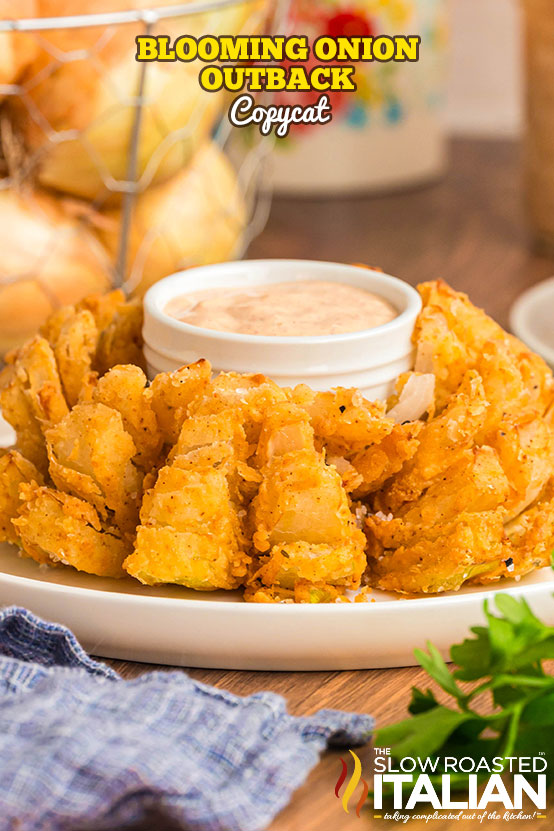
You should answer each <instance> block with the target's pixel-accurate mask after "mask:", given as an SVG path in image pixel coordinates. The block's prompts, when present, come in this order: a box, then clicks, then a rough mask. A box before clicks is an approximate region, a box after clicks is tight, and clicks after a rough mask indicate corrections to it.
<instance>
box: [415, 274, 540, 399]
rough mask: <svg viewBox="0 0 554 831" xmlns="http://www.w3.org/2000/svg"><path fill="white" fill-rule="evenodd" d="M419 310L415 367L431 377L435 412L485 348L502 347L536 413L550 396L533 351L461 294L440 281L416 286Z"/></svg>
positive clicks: (538, 359)
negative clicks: (509, 358)
mask: <svg viewBox="0 0 554 831" xmlns="http://www.w3.org/2000/svg"><path fill="white" fill-rule="evenodd" d="M418 289H419V293H420V294H421V298H422V300H423V309H422V312H421V314H420V315H419V318H418V320H417V323H416V326H415V330H414V343H415V344H416V349H417V356H416V365H415V369H416V371H418V372H424V373H426V372H432V373H433V374H434V375H435V378H436V392H435V396H436V397H435V400H436V406H437V409H438V410H439V411H440V410H441V409H442V408H443V407H444V406H445V405H446V403H447V401H448V399H449V397H450V396H451V395H452V393H454V392H456V390H457V389H458V387H459V386H460V384H461V383H462V379H463V377H464V375H465V374H466V372H467V370H469V369H475V368H476V367H477V364H478V362H479V359H480V356H481V355H482V353H483V350H484V348H485V346H487V348H490V346H491V344H492V345H496V346H497V347H498V348H499V349H502V350H504V351H507V352H508V353H509V354H510V356H511V359H512V361H513V363H514V364H515V365H516V366H517V368H518V370H519V373H520V374H521V377H522V378H523V381H524V384H525V386H526V387H527V392H528V394H529V396H530V397H531V399H533V400H534V403H535V408H536V411H537V412H539V413H540V414H541V415H542V414H543V413H544V412H545V410H546V408H547V406H548V404H549V403H550V402H551V400H552V394H553V381H552V373H551V372H550V370H549V368H548V367H547V365H546V364H545V362H544V361H543V360H542V358H539V356H538V355H535V354H533V353H532V352H530V350H529V349H528V348H527V347H526V346H525V345H524V344H523V343H521V341H518V340H517V338H514V337H513V336H511V335H508V334H507V333H506V332H505V331H504V330H503V329H502V328H501V327H500V326H499V325H498V323H496V322H495V321H494V320H492V319H491V318H490V317H488V315H486V314H485V312H484V311H482V310H481V309H478V308H477V307H475V306H474V305H473V304H472V303H471V302H470V301H469V299H468V297H467V295H465V294H462V293H461V292H456V291H454V290H453V289H451V288H450V286H448V285H446V283H444V282H442V281H440V280H439V281H436V282H432V283H423V284H422V285H420V286H419V287H418Z"/></svg>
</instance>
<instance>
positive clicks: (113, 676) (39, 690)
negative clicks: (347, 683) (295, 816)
mask: <svg viewBox="0 0 554 831" xmlns="http://www.w3.org/2000/svg"><path fill="white" fill-rule="evenodd" d="M372 726H373V722H372V719H371V718H370V716H366V715H355V714H350V713H342V712H338V711H335V710H320V711H319V712H318V713H316V714H315V715H313V716H309V717H307V718H294V717H293V716H290V715H288V713H287V711H286V706H285V701H284V699H283V698H281V696H278V695H275V694H273V693H269V692H262V693H256V694H255V695H251V696H249V697H248V698H239V697H238V696H236V695H231V693H228V692H225V691H223V690H218V689H215V688H214V687H209V686H206V685H205V684H200V683H197V682H196V681H193V680H191V679H190V678H189V677H188V676H187V675H185V674H184V673H182V672H151V673H146V674H144V675H142V676H141V677H140V678H137V679H135V680H132V681H124V680H122V679H121V678H120V676H119V675H118V674H117V673H116V672H114V671H113V670H112V669H110V668H109V667H107V666H105V665H104V664H102V663H99V662H97V661H94V660H93V659H92V658H90V657H89V656H88V655H87V654H86V653H85V652H84V651H83V649H82V648H81V646H80V645H79V643H78V642H77V640H76V638H75V636H74V635H73V634H72V633H71V632H70V631H69V630H68V629H66V628H65V627H63V626H60V625H58V624H54V623H46V622H45V621H42V620H40V619H39V618H37V617H35V616H34V615H33V614H31V613H30V612H28V611H26V610H25V609H19V608H16V607H11V608H8V609H5V610H4V611H2V612H0V829H1V831H4V829H6V831H8V829H9V831H16V830H17V831H35V829H36V831H39V829H40V831H58V829H59V831H61V829H64V831H67V829H71V830H72V831H75V829H94V831H100V830H101V829H108V828H110V829H113V828H117V827H119V828H121V827H126V826H129V825H130V824H133V823H135V822H137V821H138V820H141V819H143V818H144V817H145V816H146V815H147V812H149V811H151V810H152V809H153V808H155V809H160V810H163V812H164V816H165V817H167V819H168V821H169V820H171V821H172V822H173V823H176V824H177V825H178V827H179V826H183V827H185V828H187V829H195V831H197V830H198V829H202V831H235V830H236V831H239V830H240V831H256V830H257V829H263V828H266V827H267V825H268V824H269V823H270V822H271V820H272V819H273V817H274V816H275V815H276V814H277V813H278V811H280V810H281V809H282V808H283V807H284V806H285V805H286V804H287V802H288V801H289V800H290V798H291V795H292V793H293V791H294V790H295V789H296V788H298V786H299V785H301V784H302V782H303V781H304V780H305V779H306V776H307V775H308V773H309V771H310V770H311V769H312V768H313V767H314V765H316V764H317V762H318V758H319V754H320V753H321V752H322V751H323V750H324V749H325V747H326V746H327V745H342V746H353V745H358V744H363V743H364V742H366V741H367V739H368V738H369V734H370V731H371V729H372ZM168 824H169V823H168ZM155 827H156V828H162V827H166V828H167V827H168V825H164V826H161V825H159V824H156V826H155Z"/></svg>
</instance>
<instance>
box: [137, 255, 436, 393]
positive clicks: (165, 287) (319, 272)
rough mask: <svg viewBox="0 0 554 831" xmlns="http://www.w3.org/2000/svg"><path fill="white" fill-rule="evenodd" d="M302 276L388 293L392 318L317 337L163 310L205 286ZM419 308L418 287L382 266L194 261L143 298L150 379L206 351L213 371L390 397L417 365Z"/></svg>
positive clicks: (192, 359)
mask: <svg viewBox="0 0 554 831" xmlns="http://www.w3.org/2000/svg"><path fill="white" fill-rule="evenodd" d="M297 280H324V281H331V282H337V283H349V284H350V285H353V286H358V287H359V288H363V289H366V290H367V291H371V292H374V293H375V294H378V295H380V296H381V297H384V298H385V299H386V300H388V301H389V302H390V303H392V305H393V306H394V307H395V308H396V309H398V316H397V317H396V318H395V319H394V320H392V321H391V322H390V323H386V324H384V325H382V326H377V327H375V328H373V329H364V330H362V331H359V332H348V333H347V334H341V335H326V334H325V333H322V335H321V336H317V337H269V336H263V335H241V334H235V333H231V332H217V331H214V330H212V329H203V328H201V327H198V326H191V325H190V324H188V323H183V322H182V321H179V320H176V319H175V318H172V317H170V316H169V315H168V314H166V313H165V308H166V307H167V304H168V303H169V301H170V300H173V298H175V297H177V296H179V295H182V294H186V293H188V292H192V291H198V290H200V289H210V288H221V289H224V288H236V287H242V286H244V287H252V286H257V285H264V284H267V283H280V282H287V281H288V282H292V281H297ZM420 309H421V300H420V298H419V295H418V293H417V292H416V291H415V289H413V288H412V287H411V286H409V285H408V284H407V283H404V282H403V281H402V280H398V279H397V278H396V277H390V276H389V275H388V274H382V273H381V272H380V271H373V270H371V269H366V268H360V267H357V266H351V265H340V264H338V263H326V262H319V261H312V260H245V261H241V262H231V263H222V264H220V265H213V266H204V267H202V268H191V269H189V270H187V271H182V272H180V273H178V274H174V275H172V276H171V277H166V278H165V279H163V280H160V282H159V283H156V284H155V285H154V286H152V288H151V289H149V291H148V292H147V294H146V296H145V298H144V312H145V316H144V329H143V334H144V354H145V358H146V362H147V365H148V373H149V376H150V378H153V377H154V375H156V373H158V372H167V371H170V370H174V369H177V368H178V367H179V366H182V365H183V364H186V363H192V362H193V361H196V360H198V359H199V358H207V359H208V360H209V361H210V363H211V364H212V367H213V369H214V371H215V372H220V371H231V370H232V371H235V372H260V373H262V374H264V375H267V376H269V377H270V378H273V380H274V381H276V382H277V383H278V384H280V385H281V386H295V385H296V384H301V383H304V384H308V385H309V386H310V387H312V389H316V390H326V389H331V388H332V387H338V386H341V387H358V388H359V389H360V390H361V391H362V392H363V394H364V395H365V396H367V397H369V398H372V399H379V398H385V397H386V396H387V395H389V394H390V393H391V392H392V390H393V387H394V380H395V379H396V377H397V376H398V375H399V374H400V373H401V372H405V371H406V370H408V369H411V368H412V366H413V345H412V341H411V337H412V332H413V328H414V323H415V320H416V317H417V315H418V314H419V311H420Z"/></svg>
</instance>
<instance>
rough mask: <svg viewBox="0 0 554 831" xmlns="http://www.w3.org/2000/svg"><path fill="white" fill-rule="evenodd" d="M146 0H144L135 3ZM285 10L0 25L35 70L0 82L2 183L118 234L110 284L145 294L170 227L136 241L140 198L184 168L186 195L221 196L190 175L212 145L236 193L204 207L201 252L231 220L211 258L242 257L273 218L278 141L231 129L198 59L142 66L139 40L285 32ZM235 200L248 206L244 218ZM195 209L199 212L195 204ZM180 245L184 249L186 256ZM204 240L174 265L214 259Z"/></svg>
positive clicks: (267, 5)
mask: <svg viewBox="0 0 554 831" xmlns="http://www.w3.org/2000/svg"><path fill="white" fill-rule="evenodd" d="M139 4H140V0H138V2H135V3H134V4H133V5H139ZM286 7H287V0H202V2H190V3H179V4H173V5H164V6H160V7H159V8H154V7H152V6H150V7H149V8H142V9H130V10H125V11H116V12H111V13H101V14H86V15H73V16H66V17H50V18H43V19H42V18H41V19H37V18H34V19H31V18H29V19H19V20H3V21H0V33H2V32H11V33H17V37H18V38H25V39H27V43H28V45H29V46H30V47H31V49H32V50H33V51H34V54H35V58H34V61H33V63H32V66H33V67H34V69H33V71H31V72H29V71H27V72H26V73H24V74H23V76H22V79H21V80H19V82H18V83H15V84H4V85H2V84H0V96H2V98H3V102H4V103H3V106H2V110H3V113H4V114H3V116H2V120H1V125H0V130H1V136H2V147H3V157H4V158H3V164H4V171H3V172H4V176H3V178H2V179H1V180H0V188H13V187H20V186H21V183H22V182H33V183H37V184H38V185H39V186H41V187H45V188H47V189H49V192H56V193H59V194H60V195H62V196H63V197H67V196H69V197H72V198H75V199H76V200H77V203H76V204H77V205H80V206H81V208H80V210H81V211H82V215H83V216H84V215H87V216H88V221H90V222H91V223H92V225H93V226H94V227H95V228H96V227H97V228H98V229H99V234H100V238H101V239H102V240H103V241H105V240H106V239H110V240H112V241H113V239H114V236H116V237H117V243H116V244H114V245H113V246H112V247H111V248H110V246H108V248H109V250H110V252H111V255H112V267H113V282H114V284H115V285H120V286H122V287H123V288H124V289H125V290H126V291H127V292H128V293H133V292H135V291H137V290H138V291H139V293H142V291H143V290H144V288H145V287H147V285H148V283H151V282H154V278H155V279H158V278H159V277H160V276H164V275H163V274H161V273H160V274H155V275H149V276H148V277H147V279H146V280H145V273H144V269H145V263H146V264H147V262H148V256H149V254H148V245H150V246H152V245H153V244H156V245H158V244H160V240H162V242H163V243H164V245H165V243H166V240H165V238H164V233H165V230H164V227H163V223H160V224H159V226H158V227H156V228H149V229H147V231H145V232H144V233H139V236H140V239H138V240H137V239H135V238H134V237H133V233H134V235H135V237H136V236H137V234H136V229H135V231H134V232H133V220H134V216H135V212H136V211H137V210H140V204H141V203H140V202H138V201H137V200H141V199H142V198H143V197H144V195H145V194H147V193H148V194H150V195H151V194H152V193H153V188H156V187H157V186H158V185H160V186H163V184H164V183H167V182H172V181H176V179H174V178H172V177H176V176H178V175H182V176H183V177H184V176H188V177H189V179H190V182H189V185H190V187H189V191H191V192H192V191H194V192H195V193H197V194H202V193H203V192H204V191H206V188H212V189H213V190H214V191H215V192H213V193H211V194H209V196H210V198H211V199H212V200H216V201H217V199H218V194H217V192H216V191H217V181H216V182H214V181H210V180H209V177H208V180H201V178H198V179H197V181H194V177H195V176H197V177H202V176H204V177H205V175H206V171H205V170H203V171H197V170H195V161H194V160H195V159H196V158H198V155H197V154H198V152H199V147H201V146H204V145H206V143H207V142H210V143H211V144H212V146H213V144H214V143H215V145H217V147H218V148H219V149H220V150H221V152H222V153H224V154H225V155H226V157H227V158H228V159H229V160H232V165H233V170H234V171H235V178H234V180H233V181H234V192H232V193H231V192H230V191H229V189H227V191H226V192H225V194H221V199H220V204H219V205H217V206H216V209H214V205H212V206H211V213H210V211H208V210H207V211H206V215H207V217H208V220H207V222H208V225H209V226H210V229H209V230H208V232H207V236H206V234H204V236H205V237H206V239H207V243H206V245H205V249H209V247H210V237H214V238H215V236H216V235H217V228H218V223H219V222H222V223H225V222H227V225H228V226H229V227H227V226H225V231H226V235H227V236H226V237H225V239H226V240H227V244H226V245H223V246H220V249H219V250H218V251H217V252H216V253H215V255H214V256H215V258H216V259H231V258H238V257H241V256H242V255H243V254H244V252H245V251H246V249H247V247H248V245H249V243H250V242H251V240H252V239H253V237H255V236H256V235H257V234H258V233H259V232H260V231H261V230H262V228H263V226H264V225H265V222H266V219H267V216H268V212H269V206H270V201H271V194H270V192H269V190H268V185H267V182H266V177H264V175H263V173H264V167H265V165H266V162H267V159H268V154H269V152H270V150H271V144H272V142H271V139H270V138H267V137H266V138H264V137H261V136H259V135H255V136H254V135H253V134H250V135H249V141H248V143H247V142H245V141H244V140H241V139H242V136H237V135H236V134H237V133H239V132H241V131H234V130H231V127H230V124H229V122H228V120H227V118H226V110H227V105H228V103H229V101H228V98H227V97H226V96H225V94H221V95H219V94H218V95H217V96H214V94H213V93H206V92H204V91H203V90H202V89H201V88H200V85H199V84H198V72H199V70H200V62H199V61H197V62H193V63H192V64H182V63H181V64H180V63H178V62H177V63H172V64H161V63H157V62H156V63H154V62H143V63H138V62H136V60H135V57H134V55H135V49H136V47H135V37H136V36H137V35H138V34H145V35H150V34H170V35H171V36H172V37H174V36H177V35H178V34H190V33H192V34H196V35H197V36H200V35H201V34H210V35H218V34H225V35H246V34H266V33H271V34H274V33H276V32H279V31H281V30H282V28H283V24H284V17H285V14H286ZM99 88H100V89H101V92H100V93H98V92H97V91H98V89H99ZM64 93H65V97H66V101H67V98H69V103H68V104H67V107H66V108H65V109H64ZM95 96H96V98H95ZM93 99H94V100H93ZM97 99H98V100H97ZM237 144H238V145H239V146H238V147H237ZM114 147H115V148H116V150H114ZM122 151H123V152H122ZM213 152H215V151H213ZM218 152H219V151H218ZM226 164H227V163H226ZM222 170H223V168H222ZM187 171H188V173H187ZM185 184H186V183H185ZM149 198H150V196H149ZM200 201H202V199H201V200H200ZM208 201H209V200H208ZM174 204H176V203H174ZM237 205H240V206H241V207H240V214H241V215H240V217H238V218H237V216H236V214H237V210H238V209H237ZM191 211H192V213H190V212H189V214H190V216H193V214H194V206H193V207H192V208H191ZM233 214H235V216H233ZM106 216H108V217H109V222H111V223H112V225H111V229H110V233H109V234H108V236H107V237H106V236H105V235H104V236H103V226H105V223H106V221H107V220H106ZM168 219H171V216H169V217H168ZM115 221H117V223H118V228H117V234H115V235H114V225H113V223H114V222H115ZM233 222H235V225H236V228H235V229H234V231H233ZM173 233H174V229H173ZM233 234H234V236H233ZM179 242H180V241H179V240H177V245H176V249H177V253H181V254H183V252H179V250H178V249H179ZM173 243H175V239H173ZM202 245H203V243H202V240H199V241H198V247H197V248H196V249H195V248H194V246H192V248H191V250H190V252H189V253H188V254H187V252H186V251H185V252H184V255H183V256H180V258H178V262H176V263H175V265H176V266H177V267H180V268H186V267H189V266H192V265H197V264H202V263H203V262H209V261H210V257H211V255H210V251H209V250H202ZM166 247H167V246H166ZM150 250H151V249H150ZM163 259H164V258H163V257H162V260H163ZM165 260H166V261H169V260H171V258H170V257H169V258H168V257H166V258H165ZM199 261H200V262H199ZM212 261H213V259H212ZM173 270H175V269H173ZM12 279H17V275H12Z"/></svg>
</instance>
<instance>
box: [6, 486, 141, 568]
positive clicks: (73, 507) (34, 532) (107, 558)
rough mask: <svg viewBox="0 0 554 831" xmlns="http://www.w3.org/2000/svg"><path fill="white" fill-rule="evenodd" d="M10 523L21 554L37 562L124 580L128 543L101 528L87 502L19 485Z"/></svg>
mask: <svg viewBox="0 0 554 831" xmlns="http://www.w3.org/2000/svg"><path fill="white" fill-rule="evenodd" d="M20 495H21V497H22V503H23V504H22V506H21V508H20V510H19V516H18V518H17V519H14V520H13V525H14V527H15V529H16V533H17V534H18V536H19V542H20V544H21V546H22V550H23V552H24V554H26V555H27V556H28V557H31V558H32V559H33V560H36V561H37V563H45V564H48V565H56V564H58V563H61V564H63V565H67V566H73V568H76V569H78V570H79V571H86V572H87V573H88V574H97V575H99V576H100V577H123V576H124V574H125V572H124V571H123V568H122V563H123V560H124V559H125V557H126V556H127V554H128V553H129V544H128V543H127V542H126V541H125V540H123V539H121V538H120V537H119V536H118V535H117V533H116V532H115V531H114V529H112V528H106V527H104V526H103V525H102V523H101V521H100V519H99V517H98V514H97V512H96V511H95V509H94V508H93V507H92V505H90V504H89V503H87V502H83V501H82V500H81V499H77V498H76V497H74V496H68V494H65V493H60V492H59V491H56V490H52V488H45V487H39V486H38V485H36V484H34V483H33V484H31V485H21V488H20Z"/></svg>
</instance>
